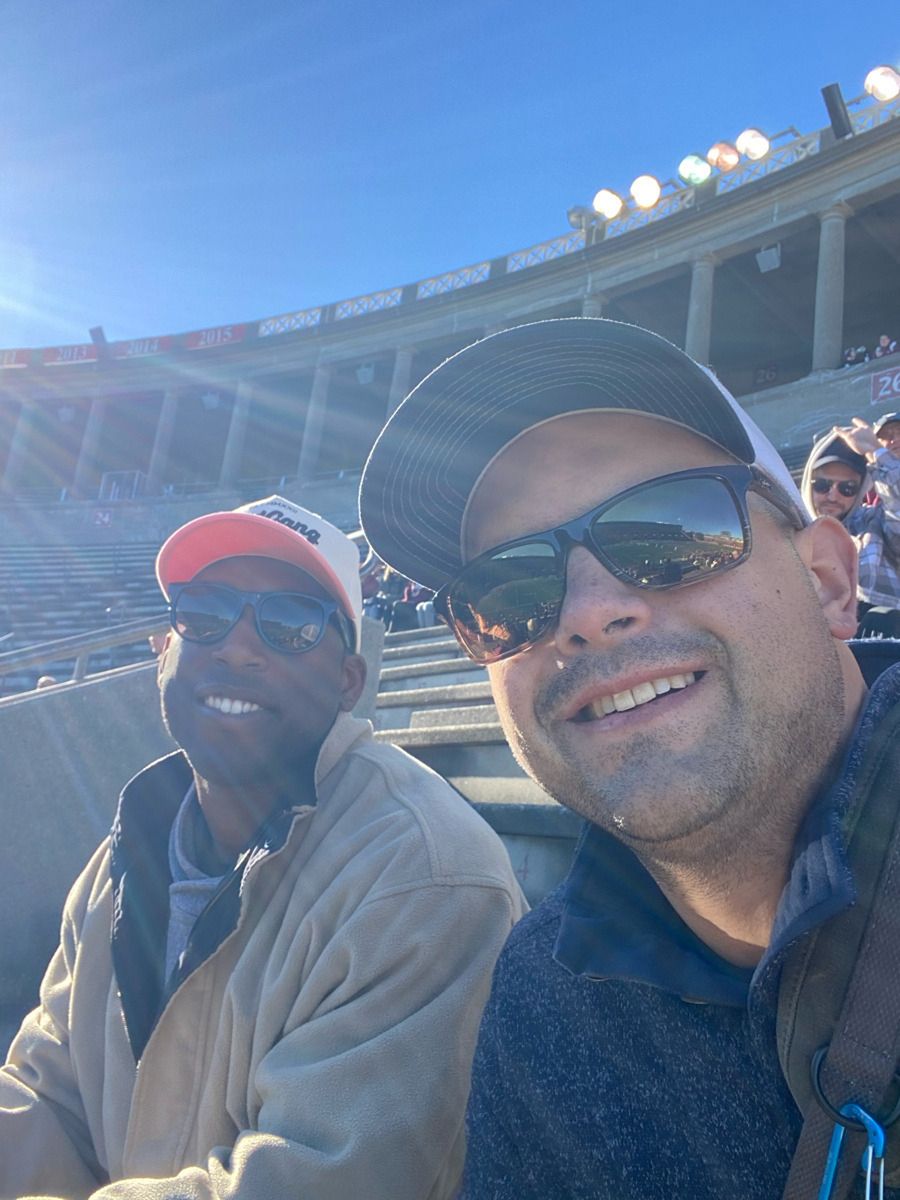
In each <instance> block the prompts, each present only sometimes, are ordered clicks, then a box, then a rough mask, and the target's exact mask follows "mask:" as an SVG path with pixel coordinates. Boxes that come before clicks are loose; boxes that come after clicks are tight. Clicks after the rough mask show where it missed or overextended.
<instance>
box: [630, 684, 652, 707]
mask: <svg viewBox="0 0 900 1200" xmlns="http://www.w3.org/2000/svg"><path fill="white" fill-rule="evenodd" d="M631 694H632V696H634V702H635V704H646V703H647V701H648V700H655V699H656V688H655V687H654V686H653V684H652V683H639V684H637V685H636V686H635V687H633V688H632V689H631Z"/></svg>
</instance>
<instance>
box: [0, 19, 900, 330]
mask: <svg viewBox="0 0 900 1200" xmlns="http://www.w3.org/2000/svg"><path fill="white" fill-rule="evenodd" d="M898 14H900V10H898V5H897V0H869V2H868V3H866V4H865V5H864V6H863V7H862V8H859V9H857V10H856V11H855V12H854V11H853V10H852V9H851V8H849V7H848V6H847V4H846V3H845V2H844V3H838V2H837V0H804V2H800V0H758V2H757V3H756V4H754V5H745V4H729V3H723V2H722V0H706V2H703V3H700V2H691V0H682V2H681V3H678V4H675V3H671V2H667V0H644V2H643V3H642V2H640V0H631V2H630V3H621V0H616V2H615V3H610V2H608V0H593V2H589V0H566V2H565V3H555V4H554V3H548V2H547V0H477V2H476V0H444V2H443V3H440V4H439V3H433V2H432V0H382V2H378V0H260V2H259V3H254V2H250V3H248V2H247V0H218V2H214V0H178V2H176V0H79V2H75V3H73V2H72V0H11V2H3V0H0V19H2V38H0V112H2V114H3V117H2V120H0V347H17V346H33V345H45V344H55V343H60V342H72V341H76V342H77V341H85V340H87V329H88V327H89V326H92V325H96V324H102V325H103V327H104V329H105V331H106V335H107V337H108V338H109V339H110V340H114V339H117V338H129V337H134V336H138V335H152V334H160V333H176V332H180V331H183V330H186V329H196V328H199V327H203V326H207V325H216V324H223V323H226V322H231V321H241V320H252V319H254V318H258V317H263V316H268V315H273V314H276V313H280V312H286V311H290V310H293V309H298V308H302V307H306V306H311V305H314V304H319V303H324V302H328V301H331V300H337V299H343V298H347V297H350V296H354V295H358V294H361V293H364V292H368V291H373V290H377V289H379V288H383V287H388V286H390V285H393V284H398V283H406V282H411V281H413V280H415V279H419V278H423V277H426V276H428V275H432V274H436V273H438V272H441V271H443V270H447V269H449V268H452V267H458V266H464V265H466V264H468V263H472V262H477V261H479V260H481V259H483V258H488V257H494V256H497V255H499V254H502V253H505V252H508V251H510V250H514V249H518V248H521V247H523V246H527V245H530V244H531V243H534V242H538V241H542V240H543V239H545V238H549V237H552V236H554V235H555V234H558V233H561V232H562V231H563V230H565V229H566V228H567V223H566V210H567V208H569V207H570V206H571V205H572V204H577V203H588V202H589V201H590V198H591V196H592V195H593V194H594V192H595V191H596V190H597V188H598V187H600V186H602V185H609V186H612V187H615V188H619V189H627V187H628V184H629V183H630V181H631V179H632V178H633V177H634V176H635V175H637V174H639V173H641V172H642V171H651V172H653V173H655V174H657V175H659V176H660V177H661V178H665V177H667V176H673V175H674V174H675V167H676V165H677V163H678V161H679V159H680V158H681V157H682V155H683V154H685V153H687V152H689V151H691V150H694V149H697V150H700V151H705V150H706V148H707V147H708V146H709V145H710V144H711V142H713V141H715V140H717V139H718V138H719V137H734V136H736V135H737V133H738V132H739V131H740V130H741V129H742V128H744V127H745V126H746V125H751V124H752V125H758V126H760V127H761V128H763V129H764V130H766V131H768V132H772V133H774V132H776V131H778V130H780V129H782V128H784V126H786V125H790V124H792V125H796V126H797V127H798V128H799V129H801V130H802V131H803V132H808V131H811V130H813V129H817V128H819V127H821V126H822V125H824V124H826V123H827V117H826V113H825V109H824V105H823V103H822V99H821V96H820V94H819V89H820V88H821V87H822V86H823V85H824V84H827V83H832V82H838V83H840V84H841V86H842V88H843V90H844V94H845V96H847V98H848V99H849V98H850V97H852V96H854V95H857V94H858V93H859V92H861V91H862V81H863V78H864V76H865V73H866V71H867V70H868V69H869V68H870V67H871V66H874V65H876V64H878V63H879V62H891V63H893V64H894V65H897V64H898V62H900V21H898Z"/></svg>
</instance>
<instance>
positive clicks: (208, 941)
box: [110, 713, 372, 1061]
mask: <svg viewBox="0 0 900 1200" xmlns="http://www.w3.org/2000/svg"><path fill="white" fill-rule="evenodd" d="M371 736H372V726H371V724H370V722H369V721H364V720H359V719H357V718H355V717H352V716H350V714H349V713H340V714H339V715H338V717H337V719H336V720H335V722H334V725H333V726H332V727H331V729H330V730H329V732H328V735H327V736H326V738H325V741H324V742H323V743H322V746H321V748H320V750H319V755H318V758H317V760H316V771H315V781H316V797H317V800H322V801H327V797H328V795H329V794H330V791H331V788H330V780H329V776H331V775H332V773H333V771H334V769H335V767H336V766H337V764H338V763H339V762H340V761H341V759H342V758H343V757H344V756H345V755H346V754H347V753H348V752H349V751H350V750H351V748H352V747H353V746H355V745H356V744H358V743H359V742H361V741H363V740H365V739H370V738H371ZM192 781H193V772H192V771H191V767H190V763H189V762H188V760H187V757H186V756H185V754H184V752H183V751H181V750H177V751H175V752H174V753H173V754H169V755H167V756H166V757H165V758H161V759H158V760H157V761H156V762H153V763H151V764H150V765H149V766H147V767H145V768H144V769H143V770H142V771H140V772H139V773H138V774H137V775H136V776H135V777H134V778H133V779H132V780H131V781H130V782H129V783H127V784H126V785H125V788H124V789H123V791H122V794H121V796H120V797H119V804H118V808H117V810H116V816H115V821H114V823H113V827H112V832H111V835H110V880H111V883H112V889H113V921H112V931H111V942H112V959H113V967H114V970H115V974H116V980H117V982H118V985H119V991H120V995H121V999H122V1011H123V1015H124V1017H125V1025H126V1029H127V1031H128V1038H129V1041H130V1043H131V1048H132V1052H133V1053H134V1057H135V1061H137V1060H138V1059H139V1058H140V1056H141V1054H142V1053H143V1050H144V1047H145V1046H146V1044H147V1041H148V1040H149V1037H150V1034H151V1033H152V1031H153V1027H154V1025H155V1023H156V1021H157V1019H158V1017H159V1014H160V1012H161V1011H162V1008H163V1007H164V1005H165V1003H166V998H167V996H168V995H169V993H170V992H171V991H172V990H173V989H174V987H177V986H179V985H180V983H181V982H182V980H183V979H184V978H186V977H187V975H188V974H190V972H191V971H193V970H195V969H196V968H197V967H198V966H199V965H200V964H201V963H202V962H204V961H205V960H206V959H207V958H208V957H209V956H210V955H211V954H212V953H214V951H215V950H216V948H217V947H218V946H219V945H221V943H222V941H223V940H224V939H225V938H226V937H228V936H229V934H230V933H231V932H232V931H233V930H234V928H235V927H236V925H237V922H238V919H239V917H240V905H241V894H242V891H243V885H244V882H245V880H246V878H247V874H248V872H249V871H250V870H251V869H254V870H255V869H256V867H257V865H258V864H259V863H260V862H261V861H262V860H264V859H266V858H268V857H270V856H271V855H272V854H274V853H275V852H276V851H278V850H280V849H281V848H282V847H283V846H284V844H285V842H286V841H287V838H288V835H289V833H290V830H291V828H292V825H293V821H294V818H295V816H296V814H297V812H298V811H299V810H297V809H288V810H283V811H281V812H277V813H273V814H272V815H271V816H270V817H269V819H268V820H267V821H266V822H265V823H264V824H263V825H262V826H261V827H260V829H259V830H258V831H257V834H256V835H255V837H254V840H253V844H252V845H251V846H250V847H249V848H248V849H247V850H246V851H245V852H244V854H243V855H242V856H241V857H240V858H239V859H238V861H237V863H236V865H235V868H234V870H233V871H232V872H231V873H230V874H229V875H228V876H226V878H225V880H224V881H223V883H222V885H221V886H220V888H219V890H218V891H217V892H216V897H215V899H216V905H215V913H214V914H213V913H212V911H211V906H210V912H209V913H206V912H205V913H204V914H202V916H201V918H200V919H198V921H197V923H196V925H195V927H194V930H193V932H192V934H191V937H190V940H189V944H188V947H187V949H186V951H185V958H184V965H183V967H182V970H181V971H180V973H179V975H178V976H177V977H176V978H175V979H174V980H170V981H167V980H166V979H165V978H164V963H165V944H166V933H167V930H168V926H169V885H170V884H171V882H172V880H171V875H170V872H169V855H168V843H169V830H170V828H171V825H172V822H173V821H174V819H175V815H176V813H177V812H178V809H179V807H180V805H181V802H182V800H183V799H184V796H185V793H186V792H187V790H188V788H189V787H190V785H191V783H192ZM167 984H168V990H167Z"/></svg>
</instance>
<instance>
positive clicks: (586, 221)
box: [566, 204, 606, 246]
mask: <svg viewBox="0 0 900 1200" xmlns="http://www.w3.org/2000/svg"><path fill="white" fill-rule="evenodd" d="M566 216H567V217H568V220H569V224H570V225H571V226H572V228H573V229H580V230H581V232H582V233H583V234H584V244H585V246H594V245H596V244H597V242H602V241H603V238H604V237H605V236H606V222H605V221H604V220H603V218H602V217H599V216H598V215H597V213H595V212H594V210H593V209H592V208H585V206H584V205H583V204H576V205H575V206H574V207H573V208H570V209H569V210H568V212H567V213H566Z"/></svg>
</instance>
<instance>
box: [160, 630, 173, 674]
mask: <svg viewBox="0 0 900 1200" xmlns="http://www.w3.org/2000/svg"><path fill="white" fill-rule="evenodd" d="M174 636H175V631H174V630H173V629H170V630H169V631H168V633H167V634H166V636H165V640H164V641H163V644H162V649H161V650H160V652H159V654H158V655H157V656H156V682H157V683H159V682H160V680H161V679H162V676H163V671H164V670H165V667H166V659H167V658H168V657H169V647H170V646H171V645H172V638H173V637H174Z"/></svg>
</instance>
